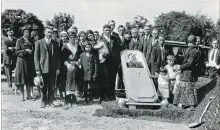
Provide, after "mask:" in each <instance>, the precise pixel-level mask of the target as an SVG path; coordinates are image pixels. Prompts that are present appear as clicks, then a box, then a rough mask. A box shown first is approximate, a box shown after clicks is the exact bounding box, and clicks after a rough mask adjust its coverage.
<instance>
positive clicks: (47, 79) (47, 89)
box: [41, 73, 54, 104]
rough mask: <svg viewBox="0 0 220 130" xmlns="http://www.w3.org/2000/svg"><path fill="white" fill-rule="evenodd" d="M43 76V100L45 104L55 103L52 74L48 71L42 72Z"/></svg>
mask: <svg viewBox="0 0 220 130" xmlns="http://www.w3.org/2000/svg"><path fill="white" fill-rule="evenodd" d="M42 77H43V81H44V86H43V88H42V89H41V93H42V96H41V101H42V103H45V104H51V103H53V94H54V93H53V83H52V81H53V80H52V79H53V77H52V74H50V73H46V74H42Z"/></svg>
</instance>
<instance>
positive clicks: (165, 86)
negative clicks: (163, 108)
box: [158, 67, 170, 103]
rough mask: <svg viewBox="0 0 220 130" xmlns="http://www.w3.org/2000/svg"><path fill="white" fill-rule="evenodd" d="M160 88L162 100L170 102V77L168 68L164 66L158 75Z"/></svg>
mask: <svg viewBox="0 0 220 130" xmlns="http://www.w3.org/2000/svg"><path fill="white" fill-rule="evenodd" d="M158 90H159V92H160V94H161V97H162V102H167V103H169V102H168V98H169V96H170V95H169V77H168V75H167V70H166V69H165V68H164V67H160V74H159V76H158Z"/></svg>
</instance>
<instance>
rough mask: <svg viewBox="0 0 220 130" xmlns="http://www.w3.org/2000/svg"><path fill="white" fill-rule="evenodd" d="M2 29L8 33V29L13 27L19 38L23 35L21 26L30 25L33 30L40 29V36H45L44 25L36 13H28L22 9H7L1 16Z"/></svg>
mask: <svg viewBox="0 0 220 130" xmlns="http://www.w3.org/2000/svg"><path fill="white" fill-rule="evenodd" d="M1 22H2V24H1V31H2V32H3V34H4V35H6V34H5V33H6V29H7V28H9V27H10V28H12V29H13V31H14V32H15V37H17V38H19V37H21V36H22V34H21V27H23V26H25V25H29V26H31V27H32V30H35V31H38V33H39V34H40V37H43V34H44V33H43V31H44V26H43V24H42V21H40V20H39V19H38V18H37V17H36V16H35V15H34V14H32V13H26V12H25V11H23V10H21V9H17V10H12V9H7V10H5V11H4V12H3V13H2V16H1Z"/></svg>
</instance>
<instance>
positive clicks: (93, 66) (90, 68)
mask: <svg viewBox="0 0 220 130" xmlns="http://www.w3.org/2000/svg"><path fill="white" fill-rule="evenodd" d="M91 49H92V45H91V44H89V43H87V44H85V51H84V52H83V53H82V54H81V55H80V59H79V61H78V63H79V68H80V69H82V72H83V80H84V83H83V84H84V85H83V91H84V97H85V101H86V103H88V102H89V100H88V96H89V97H91V96H92V93H91V92H92V91H90V88H91V86H92V83H93V81H95V80H96V77H97V72H98V64H97V58H96V56H95V55H94V54H93V53H92V51H91Z"/></svg>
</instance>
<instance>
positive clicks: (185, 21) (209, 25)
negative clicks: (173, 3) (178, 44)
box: [155, 11, 215, 45]
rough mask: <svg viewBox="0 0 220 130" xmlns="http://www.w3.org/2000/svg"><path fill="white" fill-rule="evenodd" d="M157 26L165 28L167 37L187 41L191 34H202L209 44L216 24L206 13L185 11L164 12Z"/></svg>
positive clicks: (157, 20)
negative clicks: (191, 13) (188, 12)
mask: <svg viewBox="0 0 220 130" xmlns="http://www.w3.org/2000/svg"><path fill="white" fill-rule="evenodd" d="M155 26H158V27H159V28H161V29H163V30H164V34H165V36H166V39H168V40H174V41H182V42H185V41H186V39H187V37H188V36H189V35H191V34H193V35H196V36H200V37H201V38H202V39H203V42H204V43H205V44H206V45H207V44H208V43H209V42H210V40H211V38H212V36H213V35H214V33H215V30H214V27H215V24H214V23H213V21H212V20H211V19H208V18H207V16H206V15H200V14H197V15H189V14H186V13H185V12H176V11H171V12H169V13H166V14H164V13H162V14H161V15H159V16H158V17H157V18H156V20H155Z"/></svg>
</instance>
